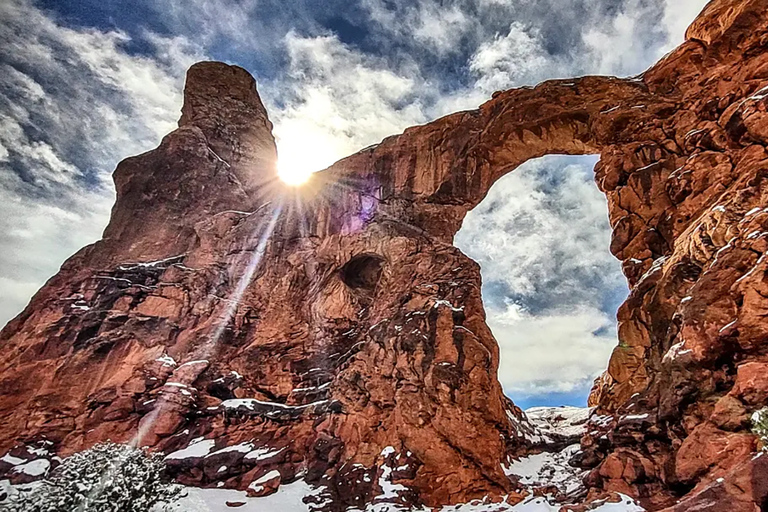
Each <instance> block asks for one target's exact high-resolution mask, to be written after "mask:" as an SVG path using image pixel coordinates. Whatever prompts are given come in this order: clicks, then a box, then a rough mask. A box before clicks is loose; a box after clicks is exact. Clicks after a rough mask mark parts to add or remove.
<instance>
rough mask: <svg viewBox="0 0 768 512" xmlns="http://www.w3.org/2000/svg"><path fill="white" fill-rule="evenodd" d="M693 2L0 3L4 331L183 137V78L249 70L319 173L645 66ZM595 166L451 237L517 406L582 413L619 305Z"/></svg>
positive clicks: (574, 168) (530, 173)
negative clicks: (132, 175)
mask: <svg viewBox="0 0 768 512" xmlns="http://www.w3.org/2000/svg"><path fill="white" fill-rule="evenodd" d="M704 3H705V1H704V0H572V1H568V2H563V1H562V0H536V1H533V0H411V1H400V0H343V1H342V0H326V1H322V2H319V1H313V0H302V1H300V0H238V1H234V0H135V1H132V2H123V1H117V0H108V1H104V0H100V1H96V0H79V1H74V0H56V1H53V0H48V1H39V2H34V1H32V0H4V1H3V2H0V45H1V46H2V48H3V52H2V54H0V247H2V248H3V250H2V251H0V290H2V293H1V294H0V322H5V321H7V320H8V319H10V318H11V317H13V316H14V315H15V314H17V313H18V312H19V311H20V310H21V309H22V308H23V307H24V305H25V304H26V303H27V302H28V300H29V298H30V297H31V295H32V294H33V293H34V291H35V290H37V289H38V288H39V287H40V286H41V285H42V283H44V282H45V280H46V279H48V278H49V277H50V276H51V275H53V274H54V273H55V272H56V270H57V268H58V267H59V266H60V265H61V263H62V262H63V261H64V259H66V257H68V256H69V255H70V254H72V253H73V252H75V251H76V250H77V249H78V248H80V247H81V246H83V245H85V244H87V243H90V242H92V241H94V240H96V239H97V238H98V237H99V236H100V234H101V231H102V230H103V228H104V226H105V225H106V222H107V219H108V216H109V209H110V207H111V204H112V201H113V199H114V192H113V189H112V183H111V177H110V174H111V172H112V170H113V169H114V167H115V165H116V164H117V162H118V161H119V160H121V159H122V158H125V157H126V156H129V155H132V154H137V153H139V152H143V151H146V150H148V149H151V148H152V147H154V146H155V145H156V144H157V143H158V142H159V140H160V138H161V137H162V135H164V134H165V133H167V132H169V131H170V130H172V129H173V128H174V127H175V123H176V120H177V118H178V115H179V109H180V107H181V89H182V86H183V77H184V73H185V71H186V69H187V68H188V67H189V65H191V64H192V63H194V62H195V61H197V60H203V59H216V60H223V61H226V62H230V63H235V64H238V65H241V66H243V67H245V68H246V69H248V70H249V71H250V72H251V73H253V74H254V76H255V77H256V78H257V81H258V84H259V90H260V93H261V95H262V98H263V99H264V102H265V104H266V105H267V107H268V109H269V111H270V117H271V119H272V120H273V122H274V124H275V135H276V137H277V140H278V151H279V155H280V165H281V166H290V167H301V168H312V169H321V168H324V167H326V166H327V165H329V164H331V163H332V162H334V161H335V160H337V159H339V158H341V157H343V156H346V155H347V154H350V153H352V152H354V151H356V150H358V149H360V148H363V147H365V146H368V145H370V144H372V143H375V142H378V141H379V140H381V139H382V138H383V137H385V136H387V135H391V134H394V133H398V132H400V131H402V130H403V129H404V128H406V127H407V126H410V125H413V124H420V123H424V122H428V121H430V120H432V119H435V118H437V117H439V116H441V115H444V114H447V113H450V112H453V111H456V110H460V109H467V108H474V107H476V106H477V105H479V104H480V103H482V102H483V101H485V100H486V99H488V98H489V97H490V95H491V93H492V92H493V91H494V90H499V89H506V88H510V87H517V86H522V85H533V84H536V83H538V82H539V81H542V80H545V79H548V78H557V77H568V76H575V75H583V74H614V75H619V76H626V75H633V74H637V73H639V72H642V71H643V70H644V69H646V68H647V67H648V66H649V65H651V64H652V63H653V62H655V61H656V60H657V59H658V58H660V57H661V56H662V55H664V53H665V52H667V51H669V50H670V49H672V48H673V47H674V46H675V45H676V44H678V43H679V42H680V41H682V39H683V32H684V29H685V27H686V26H687V25H688V24H689V23H690V22H691V21H692V20H693V18H694V17H695V15H696V14H697V13H698V12H699V11H700V9H701V8H702V7H703V5H704ZM595 161H596V159H595V157H547V158H545V159H539V160H537V161H533V162H529V163H528V164H526V165H525V166H523V167H522V168H520V169H518V170H517V171H516V172H515V173H513V174H510V175H508V176H506V177H505V178H503V179H502V180H500V181H499V182H498V183H497V184H496V185H495V186H494V187H493V189H492V190H491V192H490V193H489V195H488V198H487V199H486V200H485V201H484V202H483V203H482V204H481V205H479V206H478V207H477V208H476V209H475V210H474V211H473V212H471V213H470V215H469V216H468V218H467V220H466V222H465V225H464V227H463V228H462V231H460V232H459V234H458V235H457V237H456V244H457V245H458V246H459V247H460V248H461V249H462V250H463V251H465V252H466V253H467V254H468V255H470V256H472V257H473V258H474V259H476V260H477V261H478V262H480V264H481V266H482V269H483V278H484V286H483V295H484V300H485V304H486V308H487V312H488V321H489V324H490V326H491V328H492V329H493V331H494V333H495V335H496V337H497V338H498V341H499V344H500V347H501V354H502V360H501V370H500V374H499V377H500V379H501V381H502V384H503V385H504V388H505V390H506V392H507V393H508V394H509V395H510V396H511V397H512V398H513V399H515V400H516V401H517V402H518V403H520V404H521V405H523V406H529V405H540V404H553V403H562V404H572V405H583V403H584V402H585V398H586V394H587V392H588V390H589V387H590V384H591V380H592V379H593V378H594V377H595V376H596V374H597V373H599V372H600V371H602V370H603V369H604V368H605V364H606V362H607V358H608V355H609V354H610V350H611V348H612V347H613V346H614V345H615V343H616V334H615V320H614V316H615V311H616V307H617V306H618V304H619V303H620V302H621V301H622V300H623V298H624V296H625V294H626V287H625V284H624V281H623V278H622V277H621V275H620V271H619V264H618V262H617V261H614V260H613V258H612V257H611V256H610V255H609V254H608V249H607V248H608V241H609V239H610V233H609V226H608V222H607V214H606V206H605V200H604V198H603V197H602V196H601V195H600V193H599V192H598V191H597V189H596V188H595V186H594V184H593V182H592V171H591V169H592V166H593V165H594V162H595Z"/></svg>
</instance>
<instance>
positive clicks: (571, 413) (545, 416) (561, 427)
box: [525, 406, 593, 437]
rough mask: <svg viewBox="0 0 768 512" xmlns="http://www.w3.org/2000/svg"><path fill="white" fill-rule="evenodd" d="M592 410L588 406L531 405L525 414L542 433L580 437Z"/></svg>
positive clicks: (584, 431) (583, 432) (584, 430)
mask: <svg viewBox="0 0 768 512" xmlns="http://www.w3.org/2000/svg"><path fill="white" fill-rule="evenodd" d="M592 411H593V409H591V408H588V407H568V406H565V407H531V408H530V409H526V411H525V415H526V416H527V417H528V419H529V420H530V422H531V423H533V424H534V425H535V426H536V427H538V429H539V430H540V431H541V433H542V434H545V435H560V436H565V437H580V436H582V435H584V434H585V433H586V431H587V430H586V429H587V420H588V419H589V415H590V414H591V413H592Z"/></svg>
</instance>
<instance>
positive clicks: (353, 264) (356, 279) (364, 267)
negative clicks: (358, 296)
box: [339, 253, 384, 294]
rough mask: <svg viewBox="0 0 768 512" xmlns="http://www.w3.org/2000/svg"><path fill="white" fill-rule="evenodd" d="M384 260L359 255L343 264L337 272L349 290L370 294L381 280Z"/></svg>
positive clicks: (373, 255) (372, 255) (367, 255)
mask: <svg viewBox="0 0 768 512" xmlns="http://www.w3.org/2000/svg"><path fill="white" fill-rule="evenodd" d="M383 270H384V258H382V257H381V256H379V255H377V254H370V253H366V254H360V255H357V256H355V257H353V258H352V259H350V260H349V261H348V262H346V263H345V264H344V266H342V267H341V269H340V270H339V275H340V277H341V280H342V282H343V283H344V284H345V285H347V286H348V287H349V288H350V289H352V290H354V291H358V292H365V293H367V294H371V293H373V292H374V291H375V290H376V286H377V285H378V284H379V279H381V273H382V271H383Z"/></svg>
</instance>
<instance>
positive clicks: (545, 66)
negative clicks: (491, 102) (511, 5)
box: [469, 21, 556, 94]
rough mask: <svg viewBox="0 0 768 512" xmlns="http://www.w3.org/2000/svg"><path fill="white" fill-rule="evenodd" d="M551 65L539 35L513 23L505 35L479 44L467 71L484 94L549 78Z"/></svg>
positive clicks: (532, 30)
mask: <svg viewBox="0 0 768 512" xmlns="http://www.w3.org/2000/svg"><path fill="white" fill-rule="evenodd" d="M555 66H556V63H555V62H553V59H552V58H551V57H550V56H548V55H547V53H546V51H545V50H544V46H543V41H542V40H541V36H540V34H539V33H538V32H537V31H536V30H535V29H533V28H531V27H526V26H525V25H523V24H522V23H520V22H517V21H515V22H513V23H512V24H511V25H510V27H509V33H507V35H505V36H496V37H495V38H494V39H493V40H491V41H487V42H484V43H483V44H481V45H480V47H479V48H478V49H477V51H476V52H475V54H474V55H472V57H471V59H470V60H469V69H470V71H471V72H472V73H473V74H474V75H475V76H477V77H478V79H477V82H476V83H475V85H476V87H478V88H480V89H481V90H482V91H483V92H485V93H487V94H489V93H492V92H493V91H497V90H503V89H509V88H510V87H513V86H515V87H519V86H521V85H535V84H537V83H538V82H540V81H541V79H542V77H547V78H551V77H552V75H553V73H554V72H555V71H554V69H553V68H554V67H555Z"/></svg>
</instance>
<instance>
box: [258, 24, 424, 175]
mask: <svg viewBox="0 0 768 512" xmlns="http://www.w3.org/2000/svg"><path fill="white" fill-rule="evenodd" d="M286 46H287V48H288V54H289V57H290V63H289V68H288V71H287V80H283V81H282V82H281V83H280V84H279V85H276V86H275V87H276V88H279V89H268V93H269V92H271V93H272V95H269V94H265V98H266V99H267V100H269V98H270V96H271V97H272V98H274V97H276V96H277V95H280V96H282V98H288V101H287V103H285V104H283V105H277V104H272V105H268V106H269V107H270V108H269V110H270V115H271V117H272V119H273V121H274V123H275V128H274V133H275V137H276V139H277V143H278V154H279V164H278V165H279V167H280V168H281V169H304V168H310V170H312V171H315V170H320V169H323V168H325V167H327V166H329V165H330V164H332V163H333V162H335V161H336V160H338V159H340V158H342V157H344V156H346V155H349V154H351V153H354V152H355V151H357V150H359V149H361V148H363V147H365V146H368V145H370V144H371V143H374V142H378V141H380V140H381V139H382V138H384V137H386V136H388V135H391V134H393V133H397V132H400V131H402V130H403V129H405V128H406V127H408V126H411V125H413V124H417V123H420V122H424V120H425V116H424V113H423V112H422V109H421V105H420V104H419V102H418V101H417V96H416V93H417V92H418V90H417V85H416V83H415V81H414V80H413V79H411V78H408V77H404V76H400V75H398V74H396V73H394V72H393V71H391V70H389V69H387V68H386V67H384V66H383V65H382V63H381V62H379V61H377V60H376V59H373V58H369V57H366V56H365V55H363V54H361V53H360V52H357V51H353V50H352V49H350V48H348V47H347V46H345V45H343V44H342V43H341V42H340V41H339V40H338V38H336V37H335V36H325V37H311V38H305V37H300V36H298V35H296V34H294V33H289V34H288V35H287V36H286ZM286 90H288V91H289V92H288V93H286Z"/></svg>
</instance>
